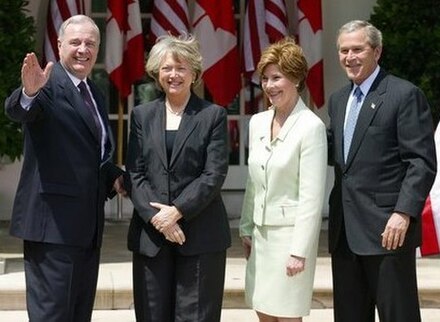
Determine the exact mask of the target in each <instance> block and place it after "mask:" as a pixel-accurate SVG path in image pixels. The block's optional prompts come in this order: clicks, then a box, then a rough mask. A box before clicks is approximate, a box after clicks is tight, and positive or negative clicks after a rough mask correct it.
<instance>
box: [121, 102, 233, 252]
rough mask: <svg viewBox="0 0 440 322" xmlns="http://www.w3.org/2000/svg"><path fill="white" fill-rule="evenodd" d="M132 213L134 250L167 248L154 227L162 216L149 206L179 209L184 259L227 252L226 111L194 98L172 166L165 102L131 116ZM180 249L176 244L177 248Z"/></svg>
mask: <svg viewBox="0 0 440 322" xmlns="http://www.w3.org/2000/svg"><path fill="white" fill-rule="evenodd" d="M126 167H127V170H128V172H129V174H130V178H131V183H132V190H131V199H132V201H133V205H134V208H135V210H134V213H133V217H132V220H131V224H130V228H129V233H128V247H129V249H130V250H132V251H135V252H139V253H141V254H144V255H147V256H155V255H156V254H157V252H158V251H159V249H160V247H161V246H162V245H163V244H164V243H165V242H166V241H165V238H164V237H163V235H162V234H161V233H159V232H158V231H157V230H156V229H155V228H154V227H153V225H152V224H151V223H150V219H151V218H152V217H153V216H154V215H155V214H156V213H157V212H158V210H157V209H155V208H153V207H151V206H150V205H149V202H151V201H155V202H160V203H163V204H168V205H175V206H176V207H177V208H178V209H179V210H180V211H181V213H182V215H183V218H182V219H181V220H180V221H179V223H180V225H181V227H182V230H183V231H184V233H185V236H186V242H185V243H184V244H183V245H182V246H177V247H178V250H179V252H180V253H181V254H185V255H193V254H200V253H206V252H212V251H220V250H225V249H226V248H227V247H229V246H230V243H231V239H230V230H229V224H228V218H227V214H226V210H225V207H224V204H223V201H222V198H221V187H222V184H223V182H224V180H225V177H226V173H227V169H228V146H227V115H226V110H225V109H224V108H222V107H220V106H217V105H214V104H212V103H209V102H207V101H204V100H202V99H200V98H199V97H197V96H196V95H195V94H192V95H191V98H190V100H189V102H188V105H187V107H186V109H185V112H184V114H183V116H182V120H181V123H180V127H179V130H178V132H177V136H176V139H175V142H174V147H173V152H172V156H171V160H170V162H168V160H167V154H166V149H165V100H164V97H161V98H159V99H157V100H155V101H152V102H149V103H147V104H144V105H140V106H137V107H135V108H134V109H133V112H132V115H131V131H130V139H129V146H128V152H127V162H126ZM176 245H177V244H176Z"/></svg>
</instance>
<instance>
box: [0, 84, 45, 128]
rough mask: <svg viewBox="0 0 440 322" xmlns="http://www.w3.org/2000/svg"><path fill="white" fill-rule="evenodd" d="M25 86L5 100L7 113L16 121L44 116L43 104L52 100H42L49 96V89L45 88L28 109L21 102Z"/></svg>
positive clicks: (22, 121) (31, 119)
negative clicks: (42, 101)
mask: <svg viewBox="0 0 440 322" xmlns="http://www.w3.org/2000/svg"><path fill="white" fill-rule="evenodd" d="M22 90H23V87H21V86H20V87H19V88H17V89H15V90H14V91H13V92H12V94H11V95H10V96H9V97H8V98H7V99H6V101H5V113H6V115H7V116H8V117H9V118H10V119H11V120H13V121H15V122H21V123H24V122H33V121H35V120H38V119H39V118H40V117H41V116H42V113H41V111H42V108H41V107H42V106H43V105H44V104H49V102H50V100H46V101H45V102H44V104H42V103H41V100H43V99H44V98H48V91H47V90H45V89H44V88H43V89H42V90H40V92H39V93H38V94H37V96H36V97H35V99H33V101H32V103H31V105H30V107H29V108H28V109H27V110H26V109H24V108H23V107H22V106H21V104H20V98H21V95H22Z"/></svg>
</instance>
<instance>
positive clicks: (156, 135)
mask: <svg viewBox="0 0 440 322" xmlns="http://www.w3.org/2000/svg"><path fill="white" fill-rule="evenodd" d="M152 109H153V111H152V112H153V113H150V114H151V115H149V117H152V118H153V119H152V120H151V121H150V120H148V123H149V124H150V133H151V136H152V140H153V144H154V148H155V150H156V151H157V153H158V155H159V158H160V161H161V162H162V164H163V165H164V167H165V168H168V160H167V153H166V150H165V149H166V142H165V100H164V98H162V99H159V100H157V104H156V105H155V106H154V107H152Z"/></svg>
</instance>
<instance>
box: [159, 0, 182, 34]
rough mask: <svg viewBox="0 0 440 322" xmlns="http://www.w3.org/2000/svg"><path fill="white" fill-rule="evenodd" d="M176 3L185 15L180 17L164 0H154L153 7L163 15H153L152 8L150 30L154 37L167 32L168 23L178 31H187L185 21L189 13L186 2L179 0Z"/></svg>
mask: <svg viewBox="0 0 440 322" xmlns="http://www.w3.org/2000/svg"><path fill="white" fill-rule="evenodd" d="M177 5H178V6H179V7H180V8H181V11H183V13H184V14H185V15H186V17H181V16H180V15H179V12H176V11H175V10H174V9H173V7H172V6H170V5H169V3H167V2H166V1H162V0H156V1H155V2H154V6H155V9H157V10H158V11H159V12H160V13H161V15H163V17H160V16H157V15H155V10H154V9H153V16H152V19H151V25H150V32H151V33H152V34H153V35H154V37H155V38H157V37H159V36H163V35H166V34H168V32H169V30H168V25H171V26H173V28H174V29H175V30H176V31H178V32H179V33H182V32H188V26H187V25H186V22H187V21H188V17H189V15H188V7H187V5H186V2H185V0H179V1H177ZM163 19H166V21H163Z"/></svg>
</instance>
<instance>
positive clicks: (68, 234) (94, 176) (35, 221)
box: [5, 63, 123, 247]
mask: <svg viewBox="0 0 440 322" xmlns="http://www.w3.org/2000/svg"><path fill="white" fill-rule="evenodd" d="M88 83H89V85H90V87H91V90H92V93H93V96H94V99H95V101H96V103H97V106H98V110H99V113H100V115H101V118H102V120H103V121H104V123H105V126H106V127H107V133H109V134H111V132H110V128H109V127H108V116H107V111H106V109H105V107H104V98H103V96H102V95H101V94H100V93H99V91H98V88H97V87H96V86H95V85H94V83H93V82H91V81H90V80H88ZM21 93H22V88H18V89H16V90H15V91H14V92H13V93H12V94H11V96H10V97H9V98H8V99H7V100H6V103H5V107H6V113H7V114H8V116H9V117H10V118H11V119H13V120H15V121H18V122H22V124H23V131H24V160H23V168H22V171H21V176H20V181H19V184H18V188H17V193H16V196H15V201H14V207H13V212H12V219H11V227H10V233H11V234H12V235H14V236H17V237H19V238H22V239H25V240H30V241H39V242H47V243H56V244H64V245H74V246H84V247H88V246H93V245H98V246H99V245H100V244H101V238H102V229H103V224H104V202H105V199H106V197H108V196H110V195H112V193H111V190H112V185H113V182H114V180H115V179H116V178H117V177H118V176H119V175H121V174H122V173H123V171H122V170H120V169H119V168H118V167H116V166H115V165H113V164H112V163H111V162H110V161H109V158H110V156H111V154H112V150H113V146H112V142H111V139H110V137H109V138H108V140H107V143H106V149H105V158H104V160H102V158H101V153H100V151H101V145H100V142H99V141H98V137H97V133H96V126H94V123H93V118H92V116H91V114H89V112H88V111H86V107H85V105H84V102H83V101H82V98H81V96H80V93H79V91H78V89H77V88H76V87H75V85H74V84H73V82H72V81H71V79H70V78H69V76H68V75H67V73H66V71H65V70H64V68H63V67H62V66H61V64H59V63H57V64H55V66H54V68H53V70H52V73H51V76H50V78H49V81H48V82H47V84H46V85H45V86H44V87H43V88H42V89H41V90H40V92H39V94H38V96H37V97H36V98H35V99H34V101H33V102H32V105H31V107H30V109H29V110H28V111H26V110H24V109H23V108H22V107H21V106H20V97H21V95H22V94H21Z"/></svg>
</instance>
